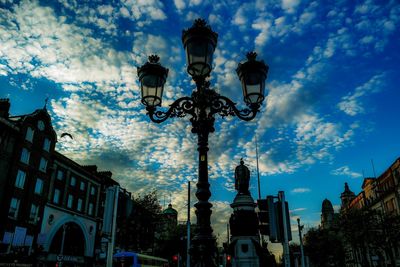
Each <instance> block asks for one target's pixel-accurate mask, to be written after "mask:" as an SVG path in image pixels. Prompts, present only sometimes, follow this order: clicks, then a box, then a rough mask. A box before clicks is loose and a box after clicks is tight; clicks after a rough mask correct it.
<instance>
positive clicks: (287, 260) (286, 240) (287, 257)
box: [278, 191, 290, 267]
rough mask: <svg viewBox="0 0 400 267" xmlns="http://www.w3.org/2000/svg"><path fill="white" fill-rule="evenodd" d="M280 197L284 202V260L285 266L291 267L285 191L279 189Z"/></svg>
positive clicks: (282, 202)
mask: <svg viewBox="0 0 400 267" xmlns="http://www.w3.org/2000/svg"><path fill="white" fill-rule="evenodd" d="M278 198H279V201H280V202H281V204H282V221H283V223H282V227H283V243H282V246H283V259H284V262H285V267H290V254H289V236H288V228H287V218H286V201H285V192H284V191H279V193H278Z"/></svg>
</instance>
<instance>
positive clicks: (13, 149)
mask: <svg viewBox="0 0 400 267" xmlns="http://www.w3.org/2000/svg"><path fill="white" fill-rule="evenodd" d="M9 108H10V103H9V101H8V99H1V100H0V114H1V117H0V155H1V158H0V218H1V220H0V235H1V237H0V238H1V244H0V255H1V256H2V257H3V258H4V259H5V260H10V259H19V260H21V261H22V262H30V261H32V257H33V256H34V255H35V253H36V252H37V250H38V246H37V245H36V244H37V238H38V234H39V232H40V226H41V224H42V221H43V212H44V206H45V203H46V202H47V192H48V189H49V185H50V179H51V175H52V171H53V170H52V165H53V159H52V153H53V151H54V146H55V142H56V141H57V136H56V133H55V131H54V130H53V128H52V126H51V119H50V116H49V114H48V112H47V110H46V108H43V109H38V110H36V111H34V112H33V113H31V114H28V115H22V116H9Z"/></svg>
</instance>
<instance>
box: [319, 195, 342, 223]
mask: <svg viewBox="0 0 400 267" xmlns="http://www.w3.org/2000/svg"><path fill="white" fill-rule="evenodd" d="M337 215H338V214H335V211H334V210H333V206H332V203H331V202H330V201H329V200H328V199H326V198H325V200H324V201H323V202H322V209H321V228H322V229H330V228H332V227H333V226H334V225H335V223H336V220H337Z"/></svg>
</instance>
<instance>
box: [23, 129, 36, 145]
mask: <svg viewBox="0 0 400 267" xmlns="http://www.w3.org/2000/svg"><path fill="white" fill-rule="evenodd" d="M33 133H34V131H33V129H32V128H31V127H28V129H26V135H25V140H26V141H29V142H31V143H32V141H33Z"/></svg>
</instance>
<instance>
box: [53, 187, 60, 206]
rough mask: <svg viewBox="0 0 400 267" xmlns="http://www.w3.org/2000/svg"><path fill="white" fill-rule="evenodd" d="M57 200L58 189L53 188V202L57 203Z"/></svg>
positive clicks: (58, 196)
mask: <svg viewBox="0 0 400 267" xmlns="http://www.w3.org/2000/svg"><path fill="white" fill-rule="evenodd" d="M59 201H60V190H59V189H55V190H54V196H53V203H55V204H58V202H59Z"/></svg>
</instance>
